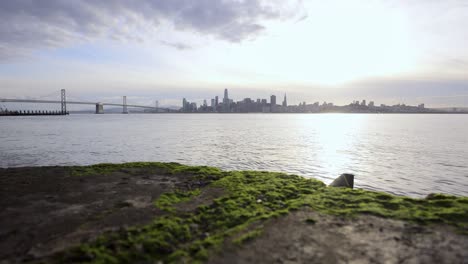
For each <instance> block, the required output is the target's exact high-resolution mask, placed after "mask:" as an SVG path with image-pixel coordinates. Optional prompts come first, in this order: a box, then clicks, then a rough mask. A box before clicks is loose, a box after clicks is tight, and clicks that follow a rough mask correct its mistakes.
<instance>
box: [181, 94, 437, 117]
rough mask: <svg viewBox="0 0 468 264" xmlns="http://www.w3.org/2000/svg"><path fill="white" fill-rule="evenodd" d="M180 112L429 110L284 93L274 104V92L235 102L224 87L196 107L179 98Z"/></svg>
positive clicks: (409, 111)
mask: <svg viewBox="0 0 468 264" xmlns="http://www.w3.org/2000/svg"><path fill="white" fill-rule="evenodd" d="M180 112H184V113H334V112H336V113H421V112H430V110H429V109H427V108H425V107H424V104H420V105H418V106H409V105H405V104H398V105H392V106H387V105H384V104H381V105H380V106H376V105H375V104H374V102H373V101H370V102H369V103H367V102H366V100H362V101H361V102H359V101H353V102H352V103H350V104H349V105H345V106H337V105H334V104H333V103H327V102H323V103H321V104H320V103H319V102H315V103H313V104H307V103H306V102H302V103H299V105H288V101H287V98H286V94H285V95H284V98H283V101H282V102H281V104H279V103H277V100H276V95H271V96H270V102H268V101H267V99H256V100H253V99H251V98H245V99H244V100H242V101H237V102H234V101H233V100H232V99H230V98H229V93H228V89H224V97H223V98H222V100H220V99H219V97H218V96H216V97H214V98H212V99H211V101H210V102H209V103H208V102H207V100H203V104H202V105H200V106H197V103H195V102H189V101H187V100H186V99H185V98H184V99H183V101H182V108H181V109H180Z"/></svg>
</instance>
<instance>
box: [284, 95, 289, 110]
mask: <svg viewBox="0 0 468 264" xmlns="http://www.w3.org/2000/svg"><path fill="white" fill-rule="evenodd" d="M287 106H288V101H287V100H286V94H284V100H283V107H287Z"/></svg>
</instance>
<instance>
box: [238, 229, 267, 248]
mask: <svg viewBox="0 0 468 264" xmlns="http://www.w3.org/2000/svg"><path fill="white" fill-rule="evenodd" d="M261 234H262V229H255V230H252V231H249V232H247V233H245V234H242V235H241V236H239V237H238V238H236V239H234V240H233V241H232V242H234V244H236V245H241V244H244V243H245V242H248V241H251V240H253V239H254V238H256V237H258V236H260V235H261Z"/></svg>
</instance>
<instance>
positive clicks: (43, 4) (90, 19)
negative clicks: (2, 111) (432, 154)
mask: <svg viewBox="0 0 468 264" xmlns="http://www.w3.org/2000/svg"><path fill="white" fill-rule="evenodd" d="M467 14H468V5H466V3H465V2H464V1H459V0H450V1H429V2H428V1H423V0H416V1H411V2H405V1H386V0H377V1H358V0H350V1H346V2H345V3H343V2H342V1H338V0H332V1H327V2H323V3H321V2H319V1H295V0H291V1H276V0H275V1H268V2H267V1H261V0H251V1H234V0H232V1H230V0H229V1H209V0H208V1H197V2H192V1H152V0H143V1H140V2H138V3H131V2H128V1H122V0H116V1H111V2H105V3H97V2H90V1H81V0H77V1H73V2H69V1H23V0H18V1H2V2H0V17H1V21H2V23H1V25H0V36H1V37H0V97H7V98H11V97H27V96H29V97H38V96H43V95H44V94H49V93H53V92H54V91H57V90H60V89H63V88H66V89H67V90H69V91H73V94H72V93H71V94H70V95H74V96H76V97H79V98H83V99H86V100H91V101H93V99H94V98H105V99H106V100H107V99H112V98H116V99H115V100H116V101H117V100H118V97H120V96H122V95H127V96H128V99H129V100H131V101H133V102H135V103H139V104H148V103H150V102H151V101H152V100H156V99H159V100H160V103H161V105H175V104H176V103H177V104H180V103H179V102H180V98H181V97H183V96H187V97H188V98H191V100H203V98H204V97H208V96H209V95H210V94H213V93H214V92H216V91H217V89H219V87H232V88H235V89H236V95H235V96H233V97H235V98H244V97H247V96H253V97H261V96H262V95H263V94H266V93H267V94H277V95H280V93H281V94H283V93H284V92H286V93H287V94H288V101H290V102H291V103H296V104H297V103H299V102H300V101H302V100H304V99H305V100H306V101H311V100H314V99H315V98H317V99H316V100H320V101H334V102H336V103H337V104H344V103H347V102H349V101H352V100H354V99H355V98H364V97H366V98H370V97H372V98H373V99H374V100H375V101H379V102H382V103H385V104H396V103H398V102H406V103H408V104H418V103H420V102H424V103H426V105H428V106H431V107H445V106H457V107H462V106H464V107H467V106H468V74H467V73H468V43H467V40H468V31H467V30H466V28H467V27H468V15H467Z"/></svg>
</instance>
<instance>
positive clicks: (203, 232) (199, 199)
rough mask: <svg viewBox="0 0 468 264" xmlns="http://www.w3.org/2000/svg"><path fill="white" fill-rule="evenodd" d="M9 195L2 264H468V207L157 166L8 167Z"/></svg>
mask: <svg viewBox="0 0 468 264" xmlns="http://www.w3.org/2000/svg"><path fill="white" fill-rule="evenodd" d="M0 186H1V187H0V188H1V189H0V196H1V199H0V208H1V210H0V216H1V217H0V219H1V220H0V221H1V222H0V237H2V240H1V242H0V252H1V254H2V255H1V256H0V263H2V264H3V261H4V262H5V263H16V262H20V261H25V262H31V263H34V262H38V261H43V262H47V263H48V262H51V263H55V262H64V261H66V262H71V261H75V262H79V261H81V262H93V261H103V262H105V263H112V262H116V261H117V262H135V261H145V260H146V261H149V260H162V261H164V262H165V263H166V262H184V261H187V262H193V261H201V262H208V263H219V262H226V263H234V262H236V260H238V262H237V263H271V262H272V261H279V260H281V261H283V262H285V261H288V260H289V261H294V259H296V261H297V262H306V261H307V262H311V263H320V262H327V261H328V262H330V261H331V262H336V261H338V262H340V261H345V262H346V261H364V262H370V261H372V260H374V261H377V262H385V261H389V262H398V261H401V260H405V259H406V260H414V261H417V262H434V261H436V260H437V261H438V262H441V263H453V262H460V260H463V259H465V260H466V259H467V258H468V253H467V252H465V250H464V249H465V248H466V245H468V197H458V196H450V195H442V194H434V195H430V196H428V197H427V198H425V199H413V198H409V197H404V196H394V195H390V194H386V193H381V192H372V191H365V190H351V189H344V188H335V187H327V186H325V185H324V184H323V183H322V182H320V181H318V180H312V179H305V178H302V177H299V176H295V175H287V174H284V173H273V172H259V171H222V170H219V169H217V168H211V167H205V166H199V167H195V166H185V165H181V164H177V163H150V162H140V163H124V164H98V165H91V166H70V167H61V166H54V167H50V166H49V167H23V168H7V169H0ZM390 249H391V250H390ZM386 250H390V251H389V252H391V253H388V252H387V253H386ZM429 251H430V252H431V254H428V252H429ZM268 252H270V253H268ZM271 252H273V253H271ZM449 252H450V253H449ZM265 254H266V255H265ZM262 257H263V258H262ZM440 259H442V261H440Z"/></svg>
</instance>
